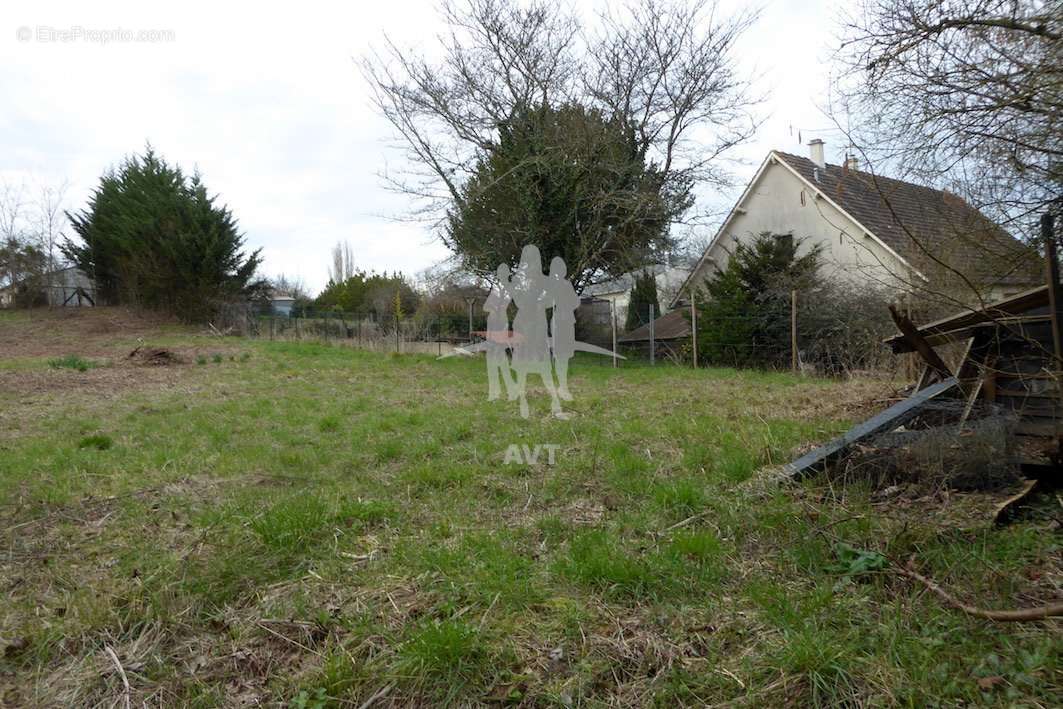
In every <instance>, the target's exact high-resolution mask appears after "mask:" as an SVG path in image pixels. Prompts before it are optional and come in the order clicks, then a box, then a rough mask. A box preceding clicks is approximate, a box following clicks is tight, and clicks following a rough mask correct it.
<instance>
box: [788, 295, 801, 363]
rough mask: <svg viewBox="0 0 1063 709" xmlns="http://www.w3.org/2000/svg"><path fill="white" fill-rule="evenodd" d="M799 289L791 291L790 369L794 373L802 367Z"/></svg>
mask: <svg viewBox="0 0 1063 709" xmlns="http://www.w3.org/2000/svg"><path fill="white" fill-rule="evenodd" d="M797 360H798V357H797V289H796V288H795V289H794V290H792V291H790V369H792V370H793V372H794V374H797V370H798V369H800V363H799V362H798V361H797Z"/></svg>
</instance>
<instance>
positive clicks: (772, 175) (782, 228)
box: [694, 158, 914, 288]
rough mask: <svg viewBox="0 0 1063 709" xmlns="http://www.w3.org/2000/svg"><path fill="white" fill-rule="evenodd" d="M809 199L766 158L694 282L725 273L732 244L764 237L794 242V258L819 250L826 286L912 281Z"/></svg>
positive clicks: (883, 252)
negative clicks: (832, 282)
mask: <svg viewBox="0 0 1063 709" xmlns="http://www.w3.org/2000/svg"><path fill="white" fill-rule="evenodd" d="M802 194H803V204H802ZM815 194H816V193H815V192H814V191H813V190H812V189H811V188H810V187H809V186H808V185H807V184H805V183H804V182H803V181H802V180H801V179H800V178H799V177H798V176H797V175H795V174H794V173H793V172H792V171H791V170H790V169H789V168H788V167H786V166H785V165H782V164H780V163H779V162H778V161H777V159H775V158H769V162H768V164H767V165H765V167H764V170H763V171H762V172H761V174H760V178H759V180H757V181H756V183H755V184H753V185H751V186H750V189H749V191H748V192H747V194H746V195H745V199H744V200H743V202H742V203H741V204H740V205H738V207H739V210H736V213H735V214H732V215H731V218H730V220H729V222H728V223H727V224H725V226H724V229H723V230H722V231H721V232H720V233H719V234H718V235H717V238H716V241H715V242H714V243H713V244H712V246H711V248H710V249H709V253H708V256H709V257H710V259H711V260H709V259H706V260H705V261H704V262H703V263H702V264H700V265H699V267H698V271H697V272H696V274H695V280H694V282H697V283H700V282H702V281H703V280H704V279H705V278H707V277H708V276H710V275H711V274H712V273H715V271H716V270H717V269H721V270H722V269H724V268H726V266H727V262H728V260H729V252H733V251H734V248H735V244H736V243H737V242H738V241H740V240H741V241H744V242H749V241H751V240H752V239H754V238H755V237H756V236H758V235H759V234H762V233H765V232H769V233H771V234H792V235H793V237H794V240H795V241H800V242H801V250H800V251H799V253H807V251H808V250H809V249H811V248H812V247H813V246H814V245H815V244H819V245H820V246H821V247H822V254H823V271H822V273H823V275H824V277H827V278H830V279H832V280H841V281H848V282H850V283H852V284H854V285H866V284H874V285H877V286H882V287H890V288H899V287H903V285H902V284H903V282H904V281H905V280H908V279H910V278H913V277H914V276H911V275H907V274H908V269H907V267H905V266H904V265H903V264H902V262H901V261H900V260H899V259H898V258H897V257H896V256H894V255H893V254H892V253H890V252H889V251H888V250H887V249H886V248H884V247H883V246H882V245H881V244H880V243H879V242H878V241H877V240H875V239H874V238H873V237H871V236H869V235H866V234H865V233H864V232H863V230H862V229H860V228H859V227H858V226H857V225H856V224H855V223H854V222H853V220H852V219H850V218H849V217H847V216H846V215H845V214H843V213H842V212H841V211H840V210H838V209H836V208H835V207H834V206H833V205H831V204H830V202H828V201H827V200H826V199H824V198H822V197H820V198H816V196H815ZM898 276H899V278H898Z"/></svg>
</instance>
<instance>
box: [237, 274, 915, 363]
mask: <svg viewBox="0 0 1063 709" xmlns="http://www.w3.org/2000/svg"><path fill="white" fill-rule="evenodd" d="M586 305H588V304H586V303H585V306H586ZM589 305H592V306H595V307H584V306H581V308H580V310H578V311H577V325H576V339H577V340H579V341H581V342H586V343H588V344H593V345H596V346H598V347H601V348H603V349H606V350H613V351H614V352H615V353H616V354H617V355H620V356H618V357H609V356H601V355H583V354H580V355H579V356H578V359H577V361H579V362H581V363H585V364H593V365H599V366H610V367H620V366H623V367H632V366H662V365H665V366H667V365H671V366H686V367H690V366H693V367H709V366H717V367H719V366H723V367H737V368H758V369H776V370H792V371H795V372H802V373H819V374H829V375H837V374H851V373H853V372H854V371H857V370H860V371H874V372H876V373H882V372H884V371H886V370H887V369H891V370H893V371H896V368H897V367H898V366H902V367H903V366H905V363H906V358H895V357H892V356H891V355H889V353H888V351H887V350H886V349H885V348H884V347H883V346H882V341H881V333H880V332H879V331H877V330H875V329H867V330H866V332H863V333H862V335H861V334H860V333H855V334H854V332H853V331H852V327H851V325H847V324H839V325H838V326H836V327H834V329H833V330H832V329H830V328H824V327H823V326H822V324H819V323H811V322H808V323H803V322H802V317H801V310H800V308H799V303H798V300H797V297H796V294H794V296H793V299H792V300H791V302H790V303H788V304H786V305H787V306H788V307H786V308H784V309H782V310H779V311H778V312H775V311H771V312H768V313H766V314H761V315H758V316H748V315H733V316H732V315H720V314H714V315H712V316H711V318H709V317H706V316H703V315H702V314H701V313H700V311H699V310H698V308H697V307H696V305H695V306H694V307H689V306H688V307H685V308H683V309H681V310H679V311H671V312H669V313H665V314H664V315H663V316H662V315H660V314H659V313H658V312H657V311H656V308H653V307H650V308H648V309H647V310H646V311H645V312H644V313H642V314H641V316H640V315H639V314H637V313H633V314H632V317H631V322H630V323H628V322H627V318H626V313H625V312H624V311H623V310H622V309H618V308H617V307H616V304H615V303H610V302H608V301H604V302H603V301H597V302H596V303H591V304H589ZM622 319H623V321H622ZM219 322H220V323H222V325H221V326H219V328H218V329H223V328H224V330H225V331H228V332H239V333H241V334H245V335H247V336H249V337H253V338H258V339H268V340H274V341H318V342H329V343H335V344H338V345H342V346H348V347H352V348H356V349H363V350H367V351H373V352H390V353H398V354H431V355H436V356H440V355H443V354H447V353H449V352H452V351H453V349H454V348H455V347H459V346H463V345H468V344H472V343H476V342H479V341H481V340H483V339H484V337H485V330H486V329H487V322H486V314H485V313H483V312H482V311H480V310H479V309H478V308H475V307H473V308H470V310H469V312H467V313H439V314H425V313H417V314H414V315H381V314H379V313H377V312H373V311H368V312H341V311H336V310H321V311H313V310H310V309H305V310H299V311H295V312H290V313H285V312H258V311H255V310H253V309H245V310H242V311H234V312H231V313H227V314H226V315H224V316H223V317H221V318H219ZM803 327H804V329H803ZM813 328H815V332H814V333H812V332H810V331H811V330H812V329H813ZM633 337H634V339H632V338H633Z"/></svg>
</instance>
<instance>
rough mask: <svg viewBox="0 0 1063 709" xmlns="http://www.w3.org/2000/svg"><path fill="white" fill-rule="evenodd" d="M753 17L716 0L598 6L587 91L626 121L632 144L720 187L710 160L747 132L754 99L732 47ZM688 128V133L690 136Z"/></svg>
mask: <svg viewBox="0 0 1063 709" xmlns="http://www.w3.org/2000/svg"><path fill="white" fill-rule="evenodd" d="M756 17H757V13H756V12H750V11H746V12H742V13H739V14H737V15H735V16H733V17H730V18H721V17H720V13H719V7H718V4H717V3H715V2H710V1H709V0H697V1H696V2H692V3H689V4H684V3H680V2H667V1H666V0H643V2H641V3H632V4H629V5H627V6H626V7H624V9H623V10H622V11H620V12H619V13H614V12H611V11H607V12H606V13H605V14H604V15H602V22H601V27H600V29H599V30H598V32H597V34H596V36H595V38H594V39H593V40H592V41H591V43H590V47H589V49H590V51H589V56H588V58H589V59H590V60H591V69H592V70H591V72H589V73H588V74H587V75H585V76H584V77H583V80H584V82H585V83H586V90H587V93H588V94H589V95H590V96H591V97H592V98H593V99H594V101H595V102H597V103H598V104H599V105H601V106H603V107H605V108H606V109H607V110H608V112H609V113H610V114H611V115H613V116H618V117H621V118H622V119H623V120H624V122H625V123H630V124H632V125H634V126H635V129H636V132H637V134H638V136H639V141H640V143H641V146H640V147H641V148H642V149H643V150H645V151H646V152H647V153H650V154H655V155H656V156H657V157H658V158H659V159H660V160H661V163H662V167H663V169H664V172H665V173H666V174H673V175H677V176H679V177H680V178H681V180H682V182H684V183H686V184H687V185H690V186H691V187H692V186H693V185H695V184H697V183H699V182H700V183H708V184H710V185H716V186H726V185H727V184H729V181H730V175H729V174H728V173H727V171H726V170H725V169H724V168H723V165H722V162H721V160H720V158H722V157H723V156H725V155H726V154H727V153H728V152H729V151H730V150H731V149H732V148H734V147H736V146H738V145H740V144H742V143H744V142H745V141H747V140H748V139H750V138H751V137H752V136H753V133H754V132H755V130H756V128H757V125H758V122H757V120H756V118H755V117H754V115H753V111H754V109H755V107H756V105H757V103H758V102H759V101H758V99H757V98H755V97H754V96H753V95H752V94H751V91H750V82H749V79H748V78H747V77H745V76H743V75H742V74H740V73H739V71H738V70H737V67H736V64H735V57H734V48H735V44H736V42H737V41H738V39H739V37H740V36H741V35H742V33H743V32H744V31H745V30H747V29H748V28H749V27H750V25H751V24H752V23H753V22H754V21H755V19H756ZM695 130H697V137H696V138H695V137H694V132H695Z"/></svg>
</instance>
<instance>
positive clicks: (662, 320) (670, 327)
mask: <svg viewBox="0 0 1063 709" xmlns="http://www.w3.org/2000/svg"><path fill="white" fill-rule="evenodd" d="M680 337H690V321H689V320H687V317H686V312H685V311H683V310H673V311H672V312H670V313H665V314H664V315H662V316H661V317H659V318H657V319H656V320H654V321H653V338H654V339H655V340H677V339H679V338H680ZM649 339H650V324H649V323H646V324H645V325H640V326H639V327H637V328H635V329H634V330H632V331H631V332H629V333H627V334H626V335H622V336H620V337H619V338H618V341H620V342H649Z"/></svg>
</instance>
